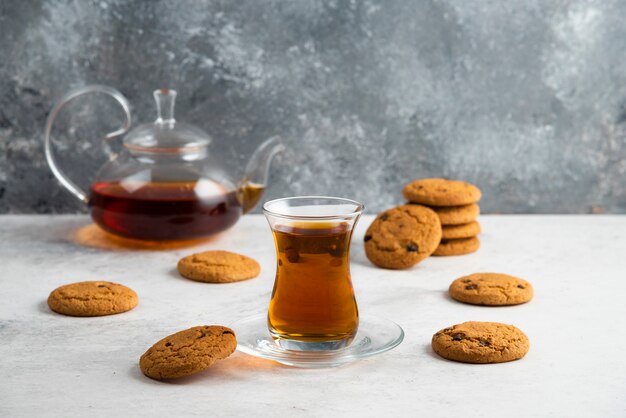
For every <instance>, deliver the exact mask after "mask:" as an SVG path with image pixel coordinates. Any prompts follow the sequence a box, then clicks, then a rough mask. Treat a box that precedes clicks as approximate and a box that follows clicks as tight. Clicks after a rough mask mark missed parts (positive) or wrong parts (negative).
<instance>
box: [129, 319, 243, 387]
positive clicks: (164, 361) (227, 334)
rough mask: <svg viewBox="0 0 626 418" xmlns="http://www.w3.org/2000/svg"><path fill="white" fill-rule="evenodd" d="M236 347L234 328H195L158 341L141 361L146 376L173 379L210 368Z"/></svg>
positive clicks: (217, 326) (209, 326)
mask: <svg viewBox="0 0 626 418" xmlns="http://www.w3.org/2000/svg"><path fill="white" fill-rule="evenodd" d="M235 348H237V338H236V337H235V333H234V331H233V330H232V329H230V328H227V327H223V326H219V325H205V326H200V327H193V328H189V329H186V330H184V331H180V332H177V333H175V334H172V335H170V336H168V337H165V338H163V339H162V340H160V341H158V342H157V343H156V344H154V345H153V346H152V347H150V348H149V349H148V351H146V352H145V353H144V354H143V355H142V356H141V358H140V359H139V367H140V368H141V371H142V372H143V374H145V375H146V376H148V377H151V378H153V379H174V378H177V377H182V376H188V375H190V374H194V373H198V372H200V371H202V370H205V369H207V368H209V367H210V366H211V365H212V364H213V363H215V362H216V361H217V360H222V359H225V358H226V357H228V356H230V355H231V354H232V353H233V352H234V351H235Z"/></svg>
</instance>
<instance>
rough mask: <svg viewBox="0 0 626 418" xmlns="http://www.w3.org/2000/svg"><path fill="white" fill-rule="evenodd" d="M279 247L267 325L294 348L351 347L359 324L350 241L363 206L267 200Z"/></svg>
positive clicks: (337, 201)
mask: <svg viewBox="0 0 626 418" xmlns="http://www.w3.org/2000/svg"><path fill="white" fill-rule="evenodd" d="M263 209H264V213H265V215H266V217H267V219H268V221H269V224H270V227H271V228H272V232H273V234H274V241H275V244H276V256H277V266H276V279H275V282H274V290H273V292H272V297H271V300H270V304H269V309H268V327H269V330H270V333H271V334H272V336H273V337H274V339H275V340H277V341H278V343H279V344H280V345H281V346H283V347H285V348H289V349H297V350H327V349H337V348H341V347H344V346H346V345H348V344H349V343H350V342H351V341H352V339H353V338H354V336H355V335H356V331H357V328H358V324H359V313H358V308H357V303H356V299H355V297H354V290H353V288H352V280H351V277H350V240H351V237H352V231H353V228H354V226H355V224H356V222H357V220H358V218H359V216H360V214H361V211H362V209H363V206H362V205H361V204H360V203H358V202H355V201H352V200H348V199H339V198H330V197H294V198H287V199H278V200H273V201H271V202H267V203H266V204H265V205H264V206H263Z"/></svg>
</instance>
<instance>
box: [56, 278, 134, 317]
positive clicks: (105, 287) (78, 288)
mask: <svg viewBox="0 0 626 418" xmlns="http://www.w3.org/2000/svg"><path fill="white" fill-rule="evenodd" d="M137 303H138V298H137V293H135V292H134V291H133V290H132V289H130V288H128V287H126V286H123V285H121V284H117V283H111V282H103V281H93V282H78V283H72V284H67V285H65V286H61V287H58V288H56V289H54V290H53V291H52V293H50V296H48V306H49V307H50V309H52V310H53V311H54V312H57V313H60V314H63V315H69V316H103V315H113V314H118V313H122V312H126V311H130V310H131V309H133V308H134V307H135V306H137Z"/></svg>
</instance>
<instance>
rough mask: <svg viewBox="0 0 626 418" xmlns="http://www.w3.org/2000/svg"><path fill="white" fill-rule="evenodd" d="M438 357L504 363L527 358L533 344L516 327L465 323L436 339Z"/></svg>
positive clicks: (445, 330)
mask: <svg viewBox="0 0 626 418" xmlns="http://www.w3.org/2000/svg"><path fill="white" fill-rule="evenodd" d="M432 347H433V350H434V351H435V353H437V354H439V355H440V356H441V357H443V358H446V359H448V360H454V361H460V362H462V363H503V362H506V361H512V360H518V359H520V358H522V357H524V356H525V355H526V353H527V352H528V349H529V348H530V342H529V340H528V337H527V336H526V334H524V333H523V332H522V331H520V330H519V329H518V328H516V327H514V326H513V325H506V324H500V323H498V322H464V323H462V324H459V325H453V326H451V327H449V328H444V329H442V330H441V331H439V332H437V333H436V334H435V335H433V339H432Z"/></svg>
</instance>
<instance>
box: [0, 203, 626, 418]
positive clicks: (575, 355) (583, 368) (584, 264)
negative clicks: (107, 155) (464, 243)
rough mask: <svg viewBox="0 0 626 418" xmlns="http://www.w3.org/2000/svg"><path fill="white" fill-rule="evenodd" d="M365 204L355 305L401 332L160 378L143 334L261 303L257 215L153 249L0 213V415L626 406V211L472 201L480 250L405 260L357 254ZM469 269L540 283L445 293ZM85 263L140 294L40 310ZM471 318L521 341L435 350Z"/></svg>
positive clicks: (72, 220) (241, 312)
mask: <svg viewBox="0 0 626 418" xmlns="http://www.w3.org/2000/svg"><path fill="white" fill-rule="evenodd" d="M371 219H372V217H371V216H365V217H364V218H363V219H361V221H360V223H359V225H358V228H357V231H356V232H355V235H354V239H353V246H352V276H353V282H354V287H355V291H356V296H357V300H358V303H359V308H360V311H361V313H362V314H365V315H379V316H384V317H386V318H389V319H392V320H394V321H396V322H398V323H399V324H400V325H401V326H402V327H403V328H404V330H405V333H406V337H405V339H404V342H403V343H402V344H401V345H400V346H398V347H397V348H395V349H394V350H392V351H390V352H387V353H385V354H382V355H379V356H375V357H371V358H369V359H366V360H363V361H360V362H357V363H353V364H349V365H345V366H341V367H338V368H332V369H322V370H303V369H297V368H292V367H287V366H282V365H280V364H278V363H275V362H272V361H267V360H261V359H256V358H254V357H251V356H248V355H245V354H243V353H239V352H237V353H235V354H234V355H232V356H231V357H230V358H228V359H226V360H223V361H221V362H218V363H216V364H215V365H214V366H213V367H212V368H211V369H209V370H207V371H206V372H203V373H201V374H199V375H197V376H194V377H190V378H185V379H183V380H180V381H174V382H170V383H163V382H158V381H154V380H151V379H148V378H146V377H144V376H143V375H142V373H141V371H140V370H139V367H138V359H139V357H140V356H141V354H142V353H143V352H144V351H145V350H146V349H147V348H148V347H150V346H151V345H152V344H153V343H154V342H156V341H157V340H159V339H161V338H162V337H164V336H166V335H168V334H170V333H173V332H175V331H178V330H182V329H185V328H188V327H191V326H195V325H202V324H211V323H216V324H224V325H229V324H231V323H233V322H234V321H236V320H238V319H241V318H244V317H247V316H249V315H252V314H256V313H262V312H264V311H265V310H266V309H267V303H268V301H269V297H270V292H271V289H272V284H273V280H274V277H273V275H274V262H275V261H274V246H273V241H272V237H271V233H270V230H269V228H268V226H267V224H266V222H265V219H264V218H263V217H262V216H260V215H251V216H247V217H244V218H242V219H241V221H240V222H239V223H238V224H237V225H236V226H235V227H234V228H233V229H231V230H230V231H228V232H227V233H225V234H223V235H221V236H220V237H218V238H217V239H214V240H212V241H210V242H208V243H203V244H200V245H198V246H195V247H191V248H184V249H175V250H167V251H163V250H161V251H157V250H154V249H152V250H122V249H120V248H97V247H98V246H101V245H100V244H102V242H101V241H99V240H98V236H89V231H91V232H93V231H94V230H95V227H91V228H90V227H87V228H83V229H80V228H81V227H85V226H86V225H89V219H88V218H87V217H86V216H10V215H4V216H0V266H1V267H0V289H1V291H0V374H1V376H0V377H1V378H0V416H3V417H5V416H6V417H19V416H37V417H39V416H59V417H84V416H103V417H104V416H129V417H130V416H150V417H152V416H167V417H178V416H244V415H249V416H252V415H254V416H284V417H290V416H303V417H308V416H312V417H313V416H334V417H343V416H345V417H357V416H424V417H439V416H441V417H460V416H463V417H465V416H479V417H483V418H484V417H495V416H507V417H625V416H626V309H625V308H624V299H625V296H626V216H481V218H480V221H481V223H482V227H483V233H482V234H481V236H480V238H481V241H482V246H481V248H480V250H479V251H478V252H477V253H475V254H472V255H467V256H460V257H444V258H436V257H431V258H429V259H427V260H425V261H423V262H422V263H420V264H419V265H417V266H416V267H415V268H413V269H410V270H405V271H389V270H381V269H378V268H375V267H373V266H372V265H371V264H370V263H369V262H368V261H367V259H366V258H365V255H364V252H363V245H362V237H363V233H364V230H365V228H366V227H367V225H368V224H369V223H370V222H371ZM86 237H87V238H89V239H87V238H86ZM85 243H87V244H88V245H85ZM104 247H106V245H105V246H104ZM206 249H225V250H232V251H237V252H241V253H244V254H247V255H249V256H252V257H254V258H255V259H257V260H258V261H259V262H260V264H261V267H262V272H261V275H260V277H258V278H256V279H254V280H250V281H246V282H240V283H234V284H225V285H212V284H204V283H196V282H192V281H189V280H186V279H183V278H181V277H179V276H178V274H177V273H176V269H175V267H176V262H177V261H178V259H179V258H180V257H181V256H184V255H187V254H190V253H192V252H197V251H200V250H206ZM480 271H495V272H505V273H509V274H513V275H518V276H520V277H523V278H525V279H527V280H529V281H531V282H532V283H533V285H534V287H535V298H534V300H533V301H532V302H530V303H528V304H525V305H521V306H514V307H501V308H488V307H478V306H471V305H465V304H461V303H457V302H455V301H453V300H452V299H450V298H449V297H448V296H447V287H448V285H449V284H450V282H451V281H452V280H454V279H455V278H457V277H459V276H462V275H466V274H470V273H474V272H480ZM82 280H110V281H114V282H120V283H123V284H126V285H128V286H130V287H131V288H133V289H134V290H135V291H136V292H137V293H138V295H139V300H140V302H139V306H138V307H137V308H135V309H134V310H132V311H130V312H128V313H124V314H121V315H113V316H108V317H99V318H71V317H65V316H62V315H58V314H55V313H53V312H51V311H50V310H49V309H48V307H47V305H46V298H47V296H48V294H49V293H50V291H51V290H53V289H54V288H55V287H57V286H59V285H62V284H66V283H70V282H75V281H82ZM469 320H478V321H497V322H504V323H510V324H514V325H516V326H518V327H519V328H520V329H522V330H523V331H524V332H525V333H526V334H527V335H528V336H529V338H530V341H531V349H530V352H529V353H528V355H527V356H526V357H525V358H524V359H522V360H520V361H515V362H511V363H504V364H495V365H469V364H461V363H454V362H450V361H446V360H443V359H441V358H439V357H438V356H437V355H435V354H434V353H433V352H432V350H431V348H430V339H431V336H432V334H433V333H435V332H436V331H438V330H439V329H441V328H444V327H446V326H448V325H451V324H456V323H460V322H464V321H469ZM235 331H236V330H235Z"/></svg>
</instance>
